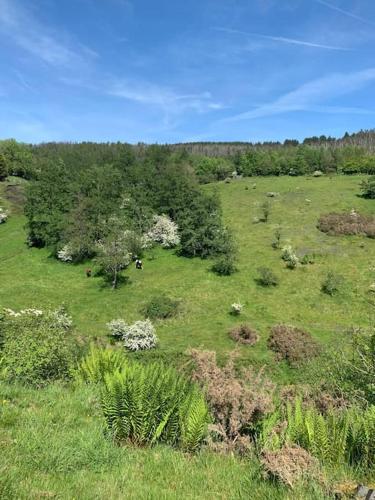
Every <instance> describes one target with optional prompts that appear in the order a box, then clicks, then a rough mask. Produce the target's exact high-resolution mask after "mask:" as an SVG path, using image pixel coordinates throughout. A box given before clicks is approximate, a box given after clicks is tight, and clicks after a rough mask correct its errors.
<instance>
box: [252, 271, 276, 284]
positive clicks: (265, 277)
mask: <svg viewBox="0 0 375 500" xmlns="http://www.w3.org/2000/svg"><path fill="white" fill-rule="evenodd" d="M257 271H258V276H257V278H255V281H256V282H257V283H258V284H259V285H261V286H277V285H278V284H279V278H278V277H277V276H276V275H275V274H274V272H273V271H272V269H270V268H269V267H258V269H257Z"/></svg>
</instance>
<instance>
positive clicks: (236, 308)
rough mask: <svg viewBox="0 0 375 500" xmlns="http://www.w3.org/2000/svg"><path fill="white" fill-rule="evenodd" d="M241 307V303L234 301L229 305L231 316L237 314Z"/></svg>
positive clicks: (239, 312)
mask: <svg viewBox="0 0 375 500" xmlns="http://www.w3.org/2000/svg"><path fill="white" fill-rule="evenodd" d="M242 309H243V304H240V303H239V302H234V303H233V304H232V305H231V306H230V314H232V315H233V316H239V315H240V314H241V312H242Z"/></svg>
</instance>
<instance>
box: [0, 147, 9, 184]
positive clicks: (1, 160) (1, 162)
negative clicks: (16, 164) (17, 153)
mask: <svg viewBox="0 0 375 500" xmlns="http://www.w3.org/2000/svg"><path fill="white" fill-rule="evenodd" d="M7 175H8V167H7V162H6V159H5V156H4V155H3V154H0V181H3V180H4V179H5V178H6V177H7Z"/></svg>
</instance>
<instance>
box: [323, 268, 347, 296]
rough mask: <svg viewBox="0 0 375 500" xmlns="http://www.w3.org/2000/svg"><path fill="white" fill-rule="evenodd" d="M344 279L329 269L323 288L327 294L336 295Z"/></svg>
mask: <svg viewBox="0 0 375 500" xmlns="http://www.w3.org/2000/svg"><path fill="white" fill-rule="evenodd" d="M343 283H344V279H343V277H342V276H341V275H340V274H336V273H334V272H333V271H329V272H328V273H327V276H326V277H325V279H324V280H323V281H322V284H321V290H322V292H324V293H326V294H327V295H335V294H336V293H337V292H338V291H339V290H340V287H341V286H342V285H343Z"/></svg>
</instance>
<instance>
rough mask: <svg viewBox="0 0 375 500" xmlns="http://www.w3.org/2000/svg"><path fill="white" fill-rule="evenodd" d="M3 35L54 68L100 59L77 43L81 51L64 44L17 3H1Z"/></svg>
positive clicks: (0, 14)
mask: <svg viewBox="0 0 375 500" xmlns="http://www.w3.org/2000/svg"><path fill="white" fill-rule="evenodd" d="M0 31H2V32H3V33H4V34H5V35H7V37H8V38H9V39H10V40H13V41H14V42H15V43H16V44H17V45H18V46H19V47H21V48H22V49H23V50H25V51H26V52H29V53H30V54H32V55H33V56H35V57H37V58H39V59H41V60H42V61H44V62H45V63H47V64H50V65H54V66H72V65H74V64H82V63H83V62H84V61H86V60H87V58H92V57H97V54H96V53H95V52H94V51H93V50H91V49H89V48H88V47H85V46H83V45H81V44H77V42H76V43H75V46H78V49H79V50H78V51H77V49H76V48H75V49H73V48H72V44H69V43H67V42H62V41H60V40H59V39H58V38H59V37H56V35H55V34H52V32H51V30H49V29H48V28H46V27H45V26H43V25H42V24H41V23H40V22H39V21H38V20H37V19H35V18H34V16H33V15H32V14H31V13H30V12H29V11H27V10H26V9H24V8H23V7H21V6H20V5H19V4H18V3H17V2H16V1H14V0H12V1H10V0H0ZM61 38H62V36H61Z"/></svg>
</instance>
